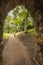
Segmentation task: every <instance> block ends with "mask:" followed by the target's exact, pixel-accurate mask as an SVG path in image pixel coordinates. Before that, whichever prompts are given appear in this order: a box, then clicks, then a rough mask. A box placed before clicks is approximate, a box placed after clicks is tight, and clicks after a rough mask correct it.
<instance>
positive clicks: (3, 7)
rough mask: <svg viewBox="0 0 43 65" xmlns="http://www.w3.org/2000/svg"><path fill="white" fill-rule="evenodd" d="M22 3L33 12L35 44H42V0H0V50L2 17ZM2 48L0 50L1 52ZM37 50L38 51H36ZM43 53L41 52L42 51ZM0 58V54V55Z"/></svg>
mask: <svg viewBox="0 0 43 65" xmlns="http://www.w3.org/2000/svg"><path fill="white" fill-rule="evenodd" d="M20 4H23V5H25V7H26V8H27V9H28V10H29V11H30V13H31V14H33V13H34V14H35V16H34V18H35V21H36V22H35V23H36V25H35V28H36V32H37V35H36V39H35V42H36V43H37V45H40V44H41V45H42V46H43V0H1V1H0V50H1V41H2V37H3V26H4V19H5V17H6V16H7V13H8V12H9V11H10V10H12V9H13V8H14V7H16V6H17V5H20ZM1 52H2V50H1V51H0V54H1ZM37 52H38V51H37ZM42 54H43V53H42ZM0 58H1V55H0Z"/></svg>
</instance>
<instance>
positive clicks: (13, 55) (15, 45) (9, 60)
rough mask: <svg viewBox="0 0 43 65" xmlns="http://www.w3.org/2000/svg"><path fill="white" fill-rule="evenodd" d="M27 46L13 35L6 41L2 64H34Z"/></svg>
mask: <svg viewBox="0 0 43 65" xmlns="http://www.w3.org/2000/svg"><path fill="white" fill-rule="evenodd" d="M28 52H29V51H28V50H27V47H26V46H25V45H24V44H23V42H21V41H20V40H19V39H18V38H17V37H14V36H13V35H12V36H11V37H10V38H9V40H8V42H7V43H6V45H5V47H4V49H3V52H2V56H3V63H2V65H32V64H31V60H30V57H29V54H28Z"/></svg>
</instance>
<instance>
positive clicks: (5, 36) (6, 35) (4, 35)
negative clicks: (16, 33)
mask: <svg viewBox="0 0 43 65" xmlns="http://www.w3.org/2000/svg"><path fill="white" fill-rule="evenodd" d="M10 36H11V33H9V34H8V33H3V38H5V39H8V38H9V37H10Z"/></svg>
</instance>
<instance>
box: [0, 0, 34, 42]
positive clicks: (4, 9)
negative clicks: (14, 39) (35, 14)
mask: <svg viewBox="0 0 43 65" xmlns="http://www.w3.org/2000/svg"><path fill="white" fill-rule="evenodd" d="M34 3H35V0H29V1H28V0H1V2H0V42H1V40H2V34H3V25H4V19H5V17H6V15H7V13H8V12H9V11H10V10H12V9H13V8H14V7H16V6H17V5H20V4H24V5H25V6H26V8H27V9H28V10H31V8H32V7H33V5H34Z"/></svg>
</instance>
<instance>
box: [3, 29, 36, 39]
mask: <svg viewBox="0 0 43 65" xmlns="http://www.w3.org/2000/svg"><path fill="white" fill-rule="evenodd" d="M27 31H28V33H29V34H31V35H34V34H36V31H35V29H29V30H27ZM21 34H22V35H24V34H25V33H24V31H21V32H17V33H16V36H18V35H21ZM11 35H12V34H11V33H9V34H8V33H3V38H5V39H8V38H9V37H10V36H11Z"/></svg>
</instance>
